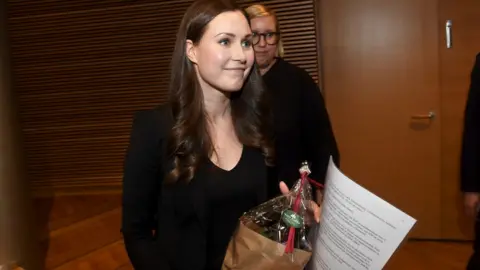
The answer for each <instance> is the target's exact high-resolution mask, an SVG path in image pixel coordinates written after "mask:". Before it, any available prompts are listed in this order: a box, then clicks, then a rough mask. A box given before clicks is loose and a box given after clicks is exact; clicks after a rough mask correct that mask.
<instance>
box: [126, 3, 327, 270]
mask: <svg viewBox="0 0 480 270" xmlns="http://www.w3.org/2000/svg"><path fill="white" fill-rule="evenodd" d="M251 38H252V32H251V30H250V27H249V24H248V20H247V19H246V16H245V14H244V13H243V12H242V11H241V9H239V8H238V7H237V6H235V5H234V4H232V3H231V2H230V1H228V0H198V1H195V2H194V3H193V4H192V6H190V7H189V8H188V10H187V11H186V13H185V15H184V17H183V20H182V22H181V25H180V29H179V31H178V34H177V40H176V44H175V49H174V53H173V57H172V66H171V69H172V70H171V73H172V74H171V80H170V82H171V84H170V100H169V102H168V103H167V104H164V105H162V106H160V107H158V108H156V109H153V110H147V111H141V112H138V113H137V114H136V115H135V117H134V121H133V127H132V131H131V138H130V144H129V147H128V150H127V154H126V160H125V168H124V181H123V185H124V186H123V188H124V192H123V218H122V232H123V235H124V239H125V245H126V249H127V252H128V255H129V257H130V260H131V262H132V264H133V266H134V267H135V269H137V270H142V269H180V270H181V269H185V270H187V269H188V270H196V269H220V268H221V265H222V262H223V258H224V256H225V251H226V248H227V245H228V242H229V240H230V238H231V236H232V235H233V232H234V230H235V228H236V226H237V222H238V218H239V217H240V216H241V215H242V214H243V213H244V212H245V211H247V210H248V209H250V208H252V207H254V206H256V205H258V204H260V203H262V202H264V201H265V200H266V177H267V167H268V166H270V165H272V162H273V151H272V136H271V134H270V133H271V130H272V129H271V126H270V125H269V119H270V117H269V109H268V106H267V105H266V104H268V102H267V101H266V97H265V91H264V89H263V83H262V79H261V75H260V74H259V71H258V70H257V68H256V67H255V65H254V52H253V48H252V44H251ZM281 188H282V189H283V192H287V191H288V188H286V186H285V185H283V186H282V187H281ZM317 214H318V211H317ZM152 231H154V233H152Z"/></svg>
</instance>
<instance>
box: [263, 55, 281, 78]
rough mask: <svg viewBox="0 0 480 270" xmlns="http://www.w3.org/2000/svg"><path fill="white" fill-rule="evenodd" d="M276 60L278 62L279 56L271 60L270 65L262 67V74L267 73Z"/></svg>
mask: <svg viewBox="0 0 480 270" xmlns="http://www.w3.org/2000/svg"><path fill="white" fill-rule="evenodd" d="M276 62H277V58H273V60H272V62H270V64H269V65H268V66H266V67H264V68H261V69H260V74H261V75H262V76H263V75H265V73H267V72H268V71H269V70H270V69H271V68H272V66H273V65H274V64H275V63H276Z"/></svg>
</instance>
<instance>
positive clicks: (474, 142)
mask: <svg viewBox="0 0 480 270" xmlns="http://www.w3.org/2000/svg"><path fill="white" fill-rule="evenodd" d="M460 172H461V189H462V191H463V192H480V53H479V54H478V55H477V59H476V62H475V66H474V67H473V70H472V74H471V83H470V91H469V93H468V99H467V105H466V108H465V119H464V130H463V143H462V155H461V170H460Z"/></svg>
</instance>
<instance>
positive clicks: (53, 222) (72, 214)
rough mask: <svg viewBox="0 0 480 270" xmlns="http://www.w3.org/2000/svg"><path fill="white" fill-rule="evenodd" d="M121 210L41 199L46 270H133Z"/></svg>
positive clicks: (458, 263) (418, 249)
mask: <svg viewBox="0 0 480 270" xmlns="http://www.w3.org/2000/svg"><path fill="white" fill-rule="evenodd" d="M119 206H120V197H119V195H95V196H92V195H90V196H68V197H66V196H64V197H56V198H42V199H37V200H36V208H37V211H38V213H37V215H38V217H37V218H38V220H39V222H40V223H39V228H40V229H42V231H43V232H44V234H43V238H42V241H43V244H44V245H43V249H44V250H43V252H44V253H43V258H44V265H45V269H54V270H127V269H132V267H131V265H130V263H129V261H128V257H127V255H126V253H125V249H124V246H123V241H122V238H121V234H120V226H119V224H120V218H121V209H120V207H119ZM42 221H43V222H42ZM470 253H471V245H470V243H455V242H423V241H422V242H420V241H408V242H406V243H405V244H404V245H403V246H402V247H401V248H400V249H399V250H398V251H397V252H396V253H395V254H394V256H393V257H392V259H391V260H390V262H389V263H388V265H387V267H386V268H385V269H387V270H416V269H419V270H421V269H422V270H423V269H426V270H434V269H436V270H443V269H444V270H455V269H459V270H460V269H465V264H466V262H467V260H468V257H469V255H470Z"/></svg>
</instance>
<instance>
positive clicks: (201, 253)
mask: <svg viewBox="0 0 480 270" xmlns="http://www.w3.org/2000/svg"><path fill="white" fill-rule="evenodd" d="M173 123H174V122H173V117H172V115H171V110H170V107H169V106H161V107H159V108H157V109H155V110H148V111H141V112H138V113H137V114H136V115H135V117H134V120H133V127H132V131H131V138H130V144H129V146H128V150H127V154H126V158H125V165H124V166H125V168H124V179H123V199H122V204H123V215H122V233H123V236H124V240H125V247H126V250H127V253H128V256H129V258H130V260H131V262H132V264H133V266H134V268H135V269H136V270H147V269H148V270H160V269H161V270H174V269H175V270H183V269H184V270H197V269H198V270H200V269H203V266H204V265H205V258H206V254H205V246H206V235H205V232H206V230H205V227H206V213H205V209H206V205H205V200H204V198H203V196H204V192H202V191H201V189H202V188H203V187H202V186H201V182H199V181H192V182H191V183H190V184H188V185H187V184H175V185H173V186H172V185H168V186H164V185H163V184H162V180H163V175H164V172H166V171H167V170H169V169H170V168H171V164H172V162H171V161H169V159H168V157H167V156H166V154H165V153H166V149H165V146H166V137H167V132H168V131H169V130H170V129H171V127H172V126H173ZM202 173H205V172H202V170H198V171H197V172H196V175H195V177H201V175H202ZM148 206H149V207H148ZM155 216H157V217H160V218H161V222H156V220H155V218H154V217H155ZM152 231H154V233H152Z"/></svg>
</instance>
